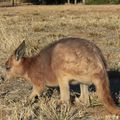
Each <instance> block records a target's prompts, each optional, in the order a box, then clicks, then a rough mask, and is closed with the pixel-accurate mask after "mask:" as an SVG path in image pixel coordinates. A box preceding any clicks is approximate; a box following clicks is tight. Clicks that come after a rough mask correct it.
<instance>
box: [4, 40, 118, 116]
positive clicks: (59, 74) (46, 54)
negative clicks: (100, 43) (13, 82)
mask: <svg viewBox="0 0 120 120" xmlns="http://www.w3.org/2000/svg"><path fill="white" fill-rule="evenodd" d="M25 48H26V45H25V41H23V42H22V43H21V44H20V46H19V47H18V48H17V49H16V50H15V51H14V53H13V54H12V55H11V56H10V57H9V59H8V60H7V62H6V63H5V67H6V78H7V79H10V78H13V77H16V76H20V77H23V78H25V79H27V80H28V81H30V82H31V83H32V85H33V91H32V93H31V95H30V97H29V99H32V98H33V97H35V96H37V95H39V93H41V92H42V91H43V90H44V89H45V87H46V86H59V87H60V101H61V103H69V101H70V91H69V83H71V84H72V83H73V82H74V80H75V81H77V82H78V83H83V84H86V85H89V84H92V83H93V84H94V85H95V86H96V89H97V95H98V97H99V99H100V100H101V101H102V102H103V104H104V106H105V108H106V109H107V110H108V111H109V112H110V113H113V114H117V115H120V109H119V108H118V107H117V106H116V105H115V103H114V101H113V99H112V97H111V95H110V89H109V80H108V75H107V72H106V66H107V64H106V62H105V59H104V56H103V54H102V52H101V50H100V49H99V48H98V47H97V46H96V45H95V44H94V43H92V42H89V41H88V40H84V39H81V38H63V39H60V40H59V41H57V42H54V43H52V44H50V45H48V46H47V47H46V48H44V49H42V50H41V51H40V53H39V54H37V55H35V56H32V57H25V56H24V55H25Z"/></svg>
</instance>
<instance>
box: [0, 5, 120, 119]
mask: <svg viewBox="0 0 120 120" xmlns="http://www.w3.org/2000/svg"><path fill="white" fill-rule="evenodd" d="M70 36H73V37H81V38H85V39H89V40H91V41H93V42H95V43H96V44H97V45H98V46H99V47H100V48H101V50H102V52H103V54H104V55H105V57H106V59H107V62H108V65H109V68H110V69H112V70H113V71H116V70H119V69H120V6H119V5H118V6H114V5H110V6H106V5H104V6H84V5H83V6H82V5H76V6H74V5H64V6H20V7H8V8H0V65H1V66H2V65H4V62H5V60H6V59H7V58H8V57H9V55H10V54H11V53H12V52H13V50H14V49H15V48H16V47H17V46H18V44H19V43H20V42H21V41H23V40H26V44H27V55H33V54H36V53H38V52H39V51H40V50H41V49H42V48H44V47H45V46H46V45H48V44H49V43H51V42H53V41H56V40H58V39H59V38H63V37H70ZM0 72H1V69H0ZM118 74H120V73H119V71H117V75H118ZM117 79H120V78H117ZM114 80H115V79H114ZM116 85H117V86H119V85H120V82H119V84H118V83H117V84H116ZM118 88H119V87H118ZM30 92H31V85H30V84H28V83H27V82H26V81H24V80H21V79H14V80H8V81H4V82H2V81H0V120H78V119H81V120H86V119H88V120H119V119H120V118H119V117H118V116H113V115H110V114H109V113H108V112H107V111H106V110H105V109H104V107H103V106H102V105H100V102H99V101H98V99H97V97H96V96H95V95H94V93H91V99H92V106H91V107H85V106H81V105H79V106H75V105H71V106H68V107H67V106H65V105H63V106H61V107H58V106H56V101H57V100H58V99H59V92H58V91H57V90H54V93H53V95H52V96H51V97H49V94H50V90H49V91H48V92H47V91H45V92H44V94H43V95H42V96H41V97H40V98H39V100H38V102H36V103H34V104H33V105H29V106H24V104H25V102H26V99H27V96H29V95H30ZM117 92H118V91H117ZM117 96H118V95H117ZM118 97H119V96H118ZM93 106H94V107H93Z"/></svg>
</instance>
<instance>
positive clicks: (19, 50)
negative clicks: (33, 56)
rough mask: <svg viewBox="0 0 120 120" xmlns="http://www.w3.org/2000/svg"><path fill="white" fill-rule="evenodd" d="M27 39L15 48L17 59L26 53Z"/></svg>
mask: <svg viewBox="0 0 120 120" xmlns="http://www.w3.org/2000/svg"><path fill="white" fill-rule="evenodd" d="M25 49H26V45H25V40H24V41H23V42H22V43H21V44H20V45H19V46H18V48H17V49H16V50H15V57H16V60H17V61H18V60H20V59H21V58H22V57H23V56H24V55H25Z"/></svg>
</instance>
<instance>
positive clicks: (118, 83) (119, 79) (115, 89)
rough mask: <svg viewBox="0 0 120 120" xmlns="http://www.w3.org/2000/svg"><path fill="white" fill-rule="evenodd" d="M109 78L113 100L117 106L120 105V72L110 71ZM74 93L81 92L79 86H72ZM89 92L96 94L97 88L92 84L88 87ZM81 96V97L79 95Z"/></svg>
mask: <svg viewBox="0 0 120 120" xmlns="http://www.w3.org/2000/svg"><path fill="white" fill-rule="evenodd" d="M108 77H109V82H110V91H111V96H112V98H113V100H114V101H115V103H116V104H118V100H119V97H118V96H119V94H120V71H118V70H110V71H108ZM70 88H71V89H72V90H73V91H75V92H80V93H81V91H80V87H79V85H74V86H73V85H71V87H70ZM88 91H89V92H95V91H96V88H95V86H94V85H93V84H92V85H90V86H89V87H88ZM78 96H79V95H78Z"/></svg>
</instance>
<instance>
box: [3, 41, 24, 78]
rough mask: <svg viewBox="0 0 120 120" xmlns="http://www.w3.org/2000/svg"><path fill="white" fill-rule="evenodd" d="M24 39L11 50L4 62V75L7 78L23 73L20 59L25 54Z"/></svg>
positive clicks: (21, 59)
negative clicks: (11, 52)
mask: <svg viewBox="0 0 120 120" xmlns="http://www.w3.org/2000/svg"><path fill="white" fill-rule="evenodd" d="M25 48H26V46H25V41H23V42H22V43H21V44H20V45H19V47H18V48H17V49H16V50H15V51H14V52H13V54H12V55H11V56H10V57H9V58H8V60H7V61H6V63H5V77H6V78H7V79H10V78H13V77H17V76H20V75H22V74H23V67H22V61H23V57H24V55H25Z"/></svg>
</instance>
